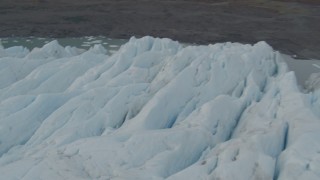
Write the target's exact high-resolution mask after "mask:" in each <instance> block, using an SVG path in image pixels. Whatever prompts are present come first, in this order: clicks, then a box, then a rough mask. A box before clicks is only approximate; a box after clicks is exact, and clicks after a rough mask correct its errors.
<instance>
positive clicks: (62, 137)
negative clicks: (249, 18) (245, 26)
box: [0, 37, 320, 180]
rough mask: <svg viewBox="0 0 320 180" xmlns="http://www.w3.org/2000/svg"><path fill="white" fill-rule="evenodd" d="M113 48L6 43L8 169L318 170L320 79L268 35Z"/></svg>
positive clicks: (207, 175) (223, 179) (194, 174)
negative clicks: (299, 74)
mask: <svg viewBox="0 0 320 180" xmlns="http://www.w3.org/2000/svg"><path fill="white" fill-rule="evenodd" d="M107 54H108V53H107V50H106V49H104V48H103V47H102V46H99V45H95V46H94V47H93V48H91V49H90V50H88V51H86V52H83V51H82V50H80V49H77V48H71V47H65V48H64V47H62V46H60V45H59V44H58V43H57V41H52V42H50V43H48V44H46V45H45V46H44V47H42V48H37V49H33V50H32V51H31V52H29V50H28V49H25V48H23V47H12V48H9V49H4V48H2V47H0V57H1V58H0V179H1V180H2V179H3V180H15V179H19V180H37V179H45V180H47V179H52V180H57V179H77V180H78V179H101V180H107V179H115V180H120V179H138V180H140V179H141V180H143V179H145V180H151V179H171V180H172V179H190V180H198V179H199V180H200V179H213V180H250V179H252V180H258V179H259V180H269V179H270V180H271V179H279V180H294V179H296V180H301V179H303V180H309V179H314V180H319V179H320V90H319V89H317V88H314V90H313V91H312V92H310V93H307V94H306V93H302V92H301V91H300V89H299V88H298V85H297V82H296V77H295V74H294V73H293V72H290V71H288V69H287V65H286V63H285V62H284V61H283V56H282V54H280V53H279V52H277V51H274V50H273V49H272V48H271V47H270V46H269V45H268V44H266V43H265V42H259V43H257V44H255V45H243V44H238V43H220V44H214V45H208V46H187V47H185V46H182V45H181V44H179V43H178V42H175V41H172V40H170V39H158V38H152V37H143V38H141V39H136V38H131V39H130V41H129V42H128V43H126V44H125V45H123V46H121V48H120V49H119V50H118V51H117V52H115V53H114V54H113V55H111V56H108V55H107ZM315 76H316V75H314V77H313V78H311V79H312V81H311V80H310V83H309V84H312V83H311V82H313V83H314V84H317V83H315V82H316V81H315Z"/></svg>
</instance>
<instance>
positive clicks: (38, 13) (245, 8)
mask: <svg viewBox="0 0 320 180" xmlns="http://www.w3.org/2000/svg"><path fill="white" fill-rule="evenodd" d="M0 15H1V16H0V23H1V24H2V26H0V37H28V36H35V37H49V38H61V37H69V38H71V37H83V36H99V35H102V36H106V37H109V38H119V39H128V38H130V37H131V36H135V37H142V36H146V35H150V36H153V37H161V38H163V37H166V38H170V39H173V40H177V41H179V42H182V43H195V44H213V43H219V42H228V41H230V42H239V43H250V44H253V43H256V42H258V41H266V42H267V43H268V44H270V45H271V46H272V47H273V48H274V49H276V50H279V51H281V52H282V53H285V54H290V55H296V56H297V57H298V58H301V59H320V46H319V44H320V31H319V29H320V23H318V22H320V2H317V1H316V0H302V1H301V0H300V2H285V1H279V0H278V1H266V0H255V1H254V0H247V1H237V0H224V1H223V0H198V1H196V0H171V1H169V0H164V1H160V0H153V1H152V0H137V1H134V2H133V1H130V0H118V1H117V0H104V1H103V0H92V1H89V2H88V1H85V0H65V1H62V0H57V1H54V2H52V1H49V0H24V1H22V0H4V2H1V7H0Z"/></svg>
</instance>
